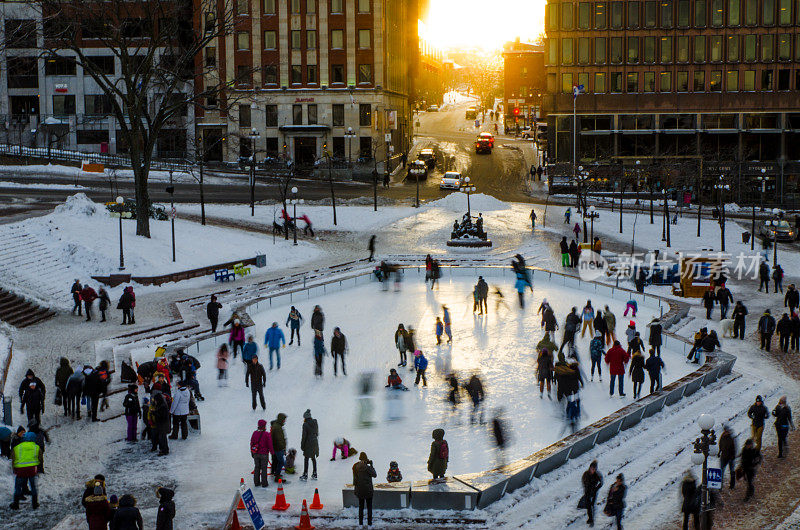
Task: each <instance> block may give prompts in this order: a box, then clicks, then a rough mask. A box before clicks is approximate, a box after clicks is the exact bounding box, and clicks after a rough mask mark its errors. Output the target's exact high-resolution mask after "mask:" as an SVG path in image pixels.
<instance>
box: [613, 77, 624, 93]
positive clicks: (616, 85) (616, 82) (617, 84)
mask: <svg viewBox="0 0 800 530" xmlns="http://www.w3.org/2000/svg"><path fill="white" fill-rule="evenodd" d="M611 92H614V93H617V94H620V93H622V72H611Z"/></svg>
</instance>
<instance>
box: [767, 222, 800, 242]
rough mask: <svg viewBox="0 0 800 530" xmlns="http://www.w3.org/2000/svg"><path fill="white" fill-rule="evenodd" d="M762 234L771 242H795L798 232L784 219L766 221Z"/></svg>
mask: <svg viewBox="0 0 800 530" xmlns="http://www.w3.org/2000/svg"><path fill="white" fill-rule="evenodd" d="M773 223H777V224H773ZM760 233H761V235H762V236H763V237H766V238H767V239H769V240H770V241H775V239H776V238H777V240H778V241H794V240H795V239H796V238H797V231H796V230H795V229H794V228H792V226H791V225H790V224H789V222H788V221H786V220H784V219H780V220H778V221H764V223H763V224H762V225H761V230H760Z"/></svg>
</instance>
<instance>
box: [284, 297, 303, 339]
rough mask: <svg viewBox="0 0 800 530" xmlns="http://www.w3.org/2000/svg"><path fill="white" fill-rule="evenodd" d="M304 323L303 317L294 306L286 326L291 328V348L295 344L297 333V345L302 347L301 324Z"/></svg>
mask: <svg viewBox="0 0 800 530" xmlns="http://www.w3.org/2000/svg"><path fill="white" fill-rule="evenodd" d="M302 322H303V315H301V314H300V311H298V310H297V308H295V307H294V306H292V308H291V309H290V310H289V316H288V317H286V325H287V326H289V330H290V331H291V333H290V335H289V346H291V345H292V344H293V343H294V336H295V333H296V334H297V345H298V346H300V324H302Z"/></svg>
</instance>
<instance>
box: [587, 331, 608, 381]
mask: <svg viewBox="0 0 800 530" xmlns="http://www.w3.org/2000/svg"><path fill="white" fill-rule="evenodd" d="M604 354H605V349H604V348H603V336H602V334H601V333H600V332H599V331H595V332H594V338H592V340H591V342H589V356H590V357H591V359H592V368H591V373H590V377H591V379H590V381H594V369H595V367H597V377H598V378H599V379H600V381H601V382H602V381H603V370H602V364H603V355H604Z"/></svg>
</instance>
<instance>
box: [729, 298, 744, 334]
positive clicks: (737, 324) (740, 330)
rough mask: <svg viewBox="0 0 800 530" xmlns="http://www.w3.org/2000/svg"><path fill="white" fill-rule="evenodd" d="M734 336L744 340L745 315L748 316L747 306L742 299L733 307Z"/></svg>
mask: <svg viewBox="0 0 800 530" xmlns="http://www.w3.org/2000/svg"><path fill="white" fill-rule="evenodd" d="M731 316H732V317H733V338H737V337H738V338H739V339H740V340H744V317H746V316H747V308H746V307H745V306H744V304H743V303H742V301H741V300H738V301H737V302H736V305H735V306H734V307H733V314H732V315H731Z"/></svg>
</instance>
